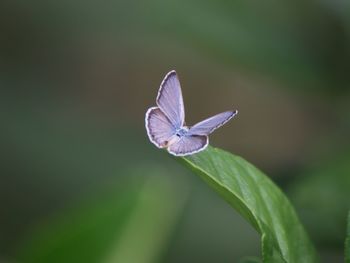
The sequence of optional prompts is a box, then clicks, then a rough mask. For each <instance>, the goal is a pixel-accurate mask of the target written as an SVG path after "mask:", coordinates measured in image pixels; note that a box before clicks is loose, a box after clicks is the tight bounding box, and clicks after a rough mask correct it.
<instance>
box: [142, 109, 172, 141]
mask: <svg viewBox="0 0 350 263" xmlns="http://www.w3.org/2000/svg"><path fill="white" fill-rule="evenodd" d="M146 130H147V134H148V137H149V139H150V140H151V142H152V143H154V144H155V145H156V146H157V147H159V148H164V147H165V146H167V144H168V142H169V141H170V139H171V138H172V137H173V136H174V135H175V128H174V126H173V125H172V124H171V123H170V121H169V119H168V118H167V116H165V114H164V113H163V112H162V111H161V110H160V109H159V108H158V107H152V108H150V109H149V110H148V111H147V113H146Z"/></svg>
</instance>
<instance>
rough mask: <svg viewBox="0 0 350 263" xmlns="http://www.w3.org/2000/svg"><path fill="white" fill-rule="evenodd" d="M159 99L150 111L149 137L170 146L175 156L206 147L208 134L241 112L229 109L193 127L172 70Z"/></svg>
mask: <svg viewBox="0 0 350 263" xmlns="http://www.w3.org/2000/svg"><path fill="white" fill-rule="evenodd" d="M156 102H157V106H158V107H151V108H149V109H148V111H147V112H146V130H147V134H148V137H149V139H150V141H151V142H152V143H153V144H155V145H156V146H157V147H158V148H167V150H168V152H169V153H171V154H173V155H175V156H186V155H190V154H194V153H198V152H200V151H202V150H204V149H205V148H206V147H207V146H208V144H209V138H208V135H209V134H210V133H212V132H213V131H214V130H215V129H217V128H219V127H220V126H222V125H224V124H225V123H226V122H228V121H229V120H230V119H231V118H233V117H234V116H235V115H236V114H237V110H235V111H226V112H223V113H219V114H217V115H215V116H213V117H210V118H208V119H205V120H204V121H201V122H199V123H197V124H195V125H194V126H192V127H187V126H185V108H184V103H183V98H182V92H181V86H180V82H179V79H178V77H177V74H176V72H175V70H172V71H170V72H169V73H168V74H167V75H166V76H165V78H164V79H163V81H162V83H161V84H160V88H159V91H158V96H157V100H156Z"/></svg>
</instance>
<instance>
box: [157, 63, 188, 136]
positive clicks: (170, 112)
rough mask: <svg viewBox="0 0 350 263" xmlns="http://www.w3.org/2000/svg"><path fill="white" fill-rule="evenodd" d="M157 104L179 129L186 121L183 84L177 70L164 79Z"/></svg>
mask: <svg viewBox="0 0 350 263" xmlns="http://www.w3.org/2000/svg"><path fill="white" fill-rule="evenodd" d="M157 105H158V107H159V108H160V109H161V111H162V112H163V113H164V114H165V115H166V116H167V117H168V119H169V121H170V122H171V123H172V124H173V126H174V127H175V128H177V129H179V128H181V127H182V126H183V125H184V122H185V110H184V103H183V98H182V92H181V86H180V82H179V79H178V77H177V74H176V72H175V71H174V70H173V71H170V72H169V73H168V74H167V75H166V76H165V78H164V80H163V81H162V83H161V85H160V89H159V92H158V96H157Z"/></svg>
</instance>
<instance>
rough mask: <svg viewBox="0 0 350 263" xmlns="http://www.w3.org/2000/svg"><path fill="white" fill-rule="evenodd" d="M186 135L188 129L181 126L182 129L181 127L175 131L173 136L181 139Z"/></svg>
mask: <svg viewBox="0 0 350 263" xmlns="http://www.w3.org/2000/svg"><path fill="white" fill-rule="evenodd" d="M187 133H188V127H186V126H183V127H181V128H180V129H177V130H176V133H175V135H176V136H177V137H179V138H181V137H183V136H185V135H186V134H187Z"/></svg>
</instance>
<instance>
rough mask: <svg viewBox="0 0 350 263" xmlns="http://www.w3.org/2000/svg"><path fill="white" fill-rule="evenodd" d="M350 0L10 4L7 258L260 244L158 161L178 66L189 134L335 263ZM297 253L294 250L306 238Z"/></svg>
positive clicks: (4, 198)
mask: <svg viewBox="0 0 350 263" xmlns="http://www.w3.org/2000/svg"><path fill="white" fill-rule="evenodd" d="M349 65H350V2H348V1H342V0H335V1H330V0H328V1H327V0H308V1H305V0H304V1H301V0H297V1H292V0H282V1H281V0H279V1H276V0H266V1H258V0H235V1H223V0H222V1H208V0H204V1H203V0H202V1H197V0H178V1H164V0H163V1H161V0H151V1H120V0H113V1H111V0H107V1H79V0H77V1H68V0H63V1H40V0H38V1H21V0H18V1H16V0H15V1H7V0H3V1H1V2H0V69H1V70H0V87H1V88H0V89H1V93H0V94H1V95H0V107H1V110H0V114H1V123H2V125H1V141H0V142H1V154H2V156H1V172H0V179H1V180H0V262H6V263H12V262H24V263H25V262H50V263H51V262H85V263H88V262H102V263H104V262H124V263H125V262H130V263H143V262H147V263H148V262H203V263H206V262H238V261H239V260H240V259H241V258H243V257H245V256H259V255H260V244H259V236H258V234H257V233H255V231H254V230H253V229H252V228H251V227H250V226H249V225H248V223H247V222H245V221H244V220H243V219H242V218H241V217H240V216H239V215H237V213H236V212H235V211H233V209H231V208H230V207H229V205H228V204H226V203H225V202H224V201H222V200H221V199H220V198H219V197H218V196H217V195H216V194H215V193H214V192H212V191H211V190H210V189H209V188H208V187H207V186H206V185H205V184H204V183H203V182H202V181H200V179H198V178H196V177H195V176H194V175H193V174H191V173H189V172H188V171H187V170H186V169H184V168H183V167H181V166H180V165H179V164H178V163H177V162H176V161H175V160H173V158H170V157H169V155H168V154H167V153H165V152H163V151H159V150H157V149H156V148H155V147H154V146H153V145H152V144H150V142H149V141H148V138H147V136H146V132H145V129H144V114H145V111H146V109H147V107H149V106H153V105H154V104H155V97H156V93H157V89H158V87H159V84H160V82H161V80H162V78H163V77H164V75H165V74H166V73H167V72H168V71H169V70H171V69H176V70H177V72H178V74H179V76H180V80H181V83H182V88H183V94H184V100H185V105H186V113H187V116H186V118H187V123H188V124H194V123H195V122H196V121H199V120H201V119H203V118H205V117H208V116H210V115H212V114H215V113H217V112H220V111H224V110H228V109H238V110H239V115H238V116H237V118H236V119H234V120H233V121H232V122H230V123H229V124H227V125H226V126H225V127H224V128H222V129H220V130H218V131H217V132H215V133H214V134H213V135H212V136H211V144H212V145H214V146H217V147H221V148H223V149H226V150H229V151H231V152H232V153H235V154H238V155H241V156H243V157H244V158H245V159H247V160H249V161H250V162H252V163H253V164H255V165H256V166H258V167H259V168H261V169H262V170H263V171H265V172H266V173H267V174H268V175H269V176H271V177H272V179H273V180H274V181H275V182H276V183H277V184H279V185H280V186H281V187H282V188H283V189H284V190H285V191H286V192H287V194H288V196H289V197H290V198H291V200H292V202H293V204H294V205H295V207H296V209H297V211H298V213H299V215H300V217H301V220H302V221H303V223H304V224H305V226H306V229H307V231H308V232H309V234H310V236H311V238H312V240H313V241H314V242H315V244H316V245H317V248H318V251H319V252H320V254H321V258H322V260H323V262H342V261H343V247H344V246H343V243H344V238H345V222H346V214H347V211H348V209H349V208H350V201H349V200H350V147H349V146H350V140H349V134H350V90H349V83H350V77H349V69H350V66H349ZM296 242H297V241H296Z"/></svg>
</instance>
